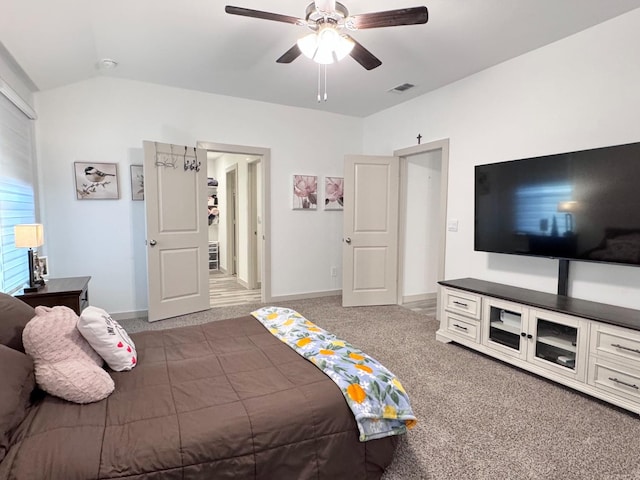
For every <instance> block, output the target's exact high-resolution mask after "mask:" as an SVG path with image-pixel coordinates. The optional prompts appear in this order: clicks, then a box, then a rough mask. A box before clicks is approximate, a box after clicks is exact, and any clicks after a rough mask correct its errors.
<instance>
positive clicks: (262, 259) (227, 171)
mask: <svg viewBox="0 0 640 480" xmlns="http://www.w3.org/2000/svg"><path fill="white" fill-rule="evenodd" d="M198 145H199V146H200V147H201V148H204V149H206V150H207V152H208V154H207V176H208V181H209V184H215V197H214V198H212V197H211V195H210V196H209V198H208V203H209V204H210V205H211V204H215V208H214V209H211V208H210V216H209V222H210V223H209V245H210V254H209V257H210V258H209V286H210V303H211V307H223V306H230V305H243V304H247V303H258V302H268V301H269V300H270V296H271V294H270V288H269V287H270V285H269V275H268V273H269V271H270V269H269V266H270V250H269V248H268V244H269V243H268V240H269V239H268V232H267V230H268V218H269V198H268V196H269V189H268V183H267V182H266V178H268V174H269V150H268V149H263V148H256V147H244V146H237V145H225V144H215V143H204V142H200V143H199V144H198ZM210 190H211V187H210ZM209 193H210V194H211V193H212V191H210V192H209ZM212 213H213V216H212V215H211V214H212ZM212 252H215V253H212ZM212 257H215V259H216V260H217V262H212V260H211V259H212ZM212 267H214V268H212Z"/></svg>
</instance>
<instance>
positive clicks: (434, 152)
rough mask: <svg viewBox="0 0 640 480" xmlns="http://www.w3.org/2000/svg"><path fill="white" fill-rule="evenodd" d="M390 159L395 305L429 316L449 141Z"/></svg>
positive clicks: (441, 249) (434, 301) (435, 299)
mask: <svg viewBox="0 0 640 480" xmlns="http://www.w3.org/2000/svg"><path fill="white" fill-rule="evenodd" d="M394 155H396V156H399V157H400V179H401V180H400V216H399V238H398V240H399V242H398V247H399V248H398V250H399V262H398V304H399V305H405V306H409V307H410V308H416V309H419V310H421V311H428V312H429V313H433V314H435V313H437V311H438V306H439V295H438V293H439V287H438V281H440V280H443V279H444V275H445V272H444V265H445V246H446V242H445V241H446V230H447V221H446V215H447V185H448V170H449V140H448V139H445V140H439V141H435V142H430V143H426V144H423V145H416V146H413V147H410V148H405V149H402V150H398V151H396V152H394ZM456 227H457V226H456ZM409 252H410V254H409Z"/></svg>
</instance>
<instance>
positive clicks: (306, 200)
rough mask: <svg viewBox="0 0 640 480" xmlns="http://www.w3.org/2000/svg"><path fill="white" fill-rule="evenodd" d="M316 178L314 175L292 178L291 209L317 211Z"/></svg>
mask: <svg viewBox="0 0 640 480" xmlns="http://www.w3.org/2000/svg"><path fill="white" fill-rule="evenodd" d="M317 208H318V177H316V176H315V175H294V176H293V209H294V210H317Z"/></svg>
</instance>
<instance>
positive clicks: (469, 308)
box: [444, 289, 482, 320]
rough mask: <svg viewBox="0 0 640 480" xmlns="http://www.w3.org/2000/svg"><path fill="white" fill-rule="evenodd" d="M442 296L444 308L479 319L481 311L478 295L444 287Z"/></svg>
mask: <svg viewBox="0 0 640 480" xmlns="http://www.w3.org/2000/svg"><path fill="white" fill-rule="evenodd" d="M444 296H445V298H444V305H445V309H446V310H448V311H450V312H456V313H459V314H461V315H465V316H467V317H471V318H475V319H476V320H479V319H480V312H481V311H482V308H481V298H480V295H474V294H473V293H467V292H460V291H458V290H449V289H445V291H444Z"/></svg>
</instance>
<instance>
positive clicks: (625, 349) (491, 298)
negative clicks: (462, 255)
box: [436, 278, 640, 414]
mask: <svg viewBox="0 0 640 480" xmlns="http://www.w3.org/2000/svg"><path fill="white" fill-rule="evenodd" d="M440 285H441V286H442V292H441V293H442V296H441V300H442V301H441V307H440V312H439V314H440V329H439V330H438V332H437V333H436V338H437V339H438V340H439V341H441V342H445V343H447V342H456V343H459V344H462V345H465V346H467V347H469V348H472V349H474V350H477V351H479V352H482V353H485V354H487V355H489V356H492V357H495V358H498V359H500V360H503V361H505V362H507V363H510V364H512V365H515V366H517V367H520V368H522V369H524V370H528V371H530V372H533V373H535V374H538V375H540V376H542V377H545V378H548V379H550V380H553V381H555V382H558V383H561V384H563V385H566V386H568V387H571V388H574V389H576V390H579V391H581V392H583V393H586V394H588V395H591V396H594V397H597V398H599V399H601V400H604V401H607V402H609V403H612V404H614V405H617V406H619V407H622V408H624V409H627V410H630V411H632V412H634V413H637V414H640V311H637V310H632V309H628V308H622V307H616V306H613V305H605V304H602V303H597V302H590V301H586V300H580V299H573V298H570V297H566V296H563V295H553V294H549V293H543V292H537V291H534V290H528V289H524V288H518V287H511V286H508V285H502V284H499V283H493V282H487V281H484V280H477V279H473V278H463V279H458V280H447V281H442V282H440Z"/></svg>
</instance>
